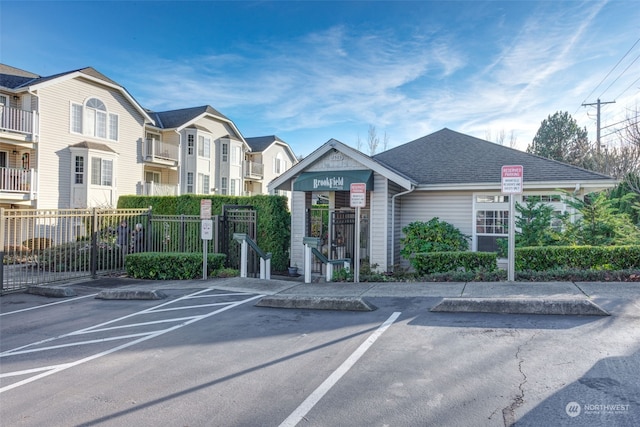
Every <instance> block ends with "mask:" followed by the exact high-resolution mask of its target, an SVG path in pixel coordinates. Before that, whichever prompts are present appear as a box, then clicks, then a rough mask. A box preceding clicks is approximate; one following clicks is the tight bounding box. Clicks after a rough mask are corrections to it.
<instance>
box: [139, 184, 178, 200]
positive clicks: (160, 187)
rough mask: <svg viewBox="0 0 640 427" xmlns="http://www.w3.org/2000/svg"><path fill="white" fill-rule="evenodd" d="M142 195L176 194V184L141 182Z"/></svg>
mask: <svg viewBox="0 0 640 427" xmlns="http://www.w3.org/2000/svg"><path fill="white" fill-rule="evenodd" d="M142 195H143V196H178V195H179V191H178V186H177V185H171V184H158V183H155V182H153V181H152V182H143V183H142Z"/></svg>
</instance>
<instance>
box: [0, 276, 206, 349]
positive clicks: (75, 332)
mask: <svg viewBox="0 0 640 427" xmlns="http://www.w3.org/2000/svg"><path fill="white" fill-rule="evenodd" d="M211 290H213V288H207V289H201V290H199V291H197V292H194V293H192V294H189V295H185V296H182V297H180V298H176V299H174V300H171V301H167V302H164V303H162V304H159V305H156V306H153V307H150V308H147V309H144V310H141V311H136V312H135V313H131V314H127V315H126V316H122V317H118V318H117V319H113V320H109V321H107V322H103V323H99V324H97V325H93V326H89V327H87V328H83V329H78V330H77V331H73V332H69V333H66V334H62V335H58V336H55V337H51V338H47V339H44V340H41V341H36V342H33V343H31V344H26V345H23V346H22V347H17V348H14V349H12V350H7V351H4V352H2V353H0V356H1V355H3V354H5V353H11V352H14V351H16V350H22V349H23V348H27V347H32V346H36V345H40V344H45V343H48V342H51V341H55V340H58V339H60V338H65V337H68V336H71V335H77V334H80V333H83V332H86V331H89V332H90V331H91V330H94V329H96V328H99V327H101V326H106V325H110V324H112V323H116V322H121V321H123V320H125V319H129V318H131V317H134V316H138V315H140V314H144V313H149V312H152V311H153V310H154V309H157V308H160V307H164V306H167V305H169V304H175V303H176V302H178V301H182V300H185V299H188V298H189V297H191V296H193V295H199V294H202V293H204V292H208V291H211Z"/></svg>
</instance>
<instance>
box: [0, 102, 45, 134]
mask: <svg viewBox="0 0 640 427" xmlns="http://www.w3.org/2000/svg"><path fill="white" fill-rule="evenodd" d="M37 120H38V114H37V113H36V112H35V111H26V110H21V109H19V108H14V107H9V106H7V105H0V130H3V131H5V132H13V133H16V134H18V135H16V136H17V137H18V138H19V139H21V140H23V141H35V135H36V134H37V128H38V121H37Z"/></svg>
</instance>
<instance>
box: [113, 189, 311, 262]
mask: <svg viewBox="0 0 640 427" xmlns="http://www.w3.org/2000/svg"><path fill="white" fill-rule="evenodd" d="M202 199H208V200H211V214H212V215H221V214H222V207H223V205H241V206H253V207H254V208H255V210H256V213H257V233H258V234H257V236H256V243H257V244H258V246H259V247H260V249H262V250H263V251H265V252H271V266H272V268H273V269H274V270H276V271H284V270H286V269H287V267H288V265H289V255H288V252H289V246H290V243H291V241H290V239H291V213H290V212H289V208H288V205H287V198H286V197H284V196H267V195H257V196H246V197H245V196H222V195H215V196H213V195H208V196H205V195H195V194H184V195H181V196H120V197H119V198H118V209H122V208H148V207H149V206H151V207H152V210H153V213H154V214H157V215H181V214H184V215H200V201H201V200H202ZM300 243H301V244H302V242H300Z"/></svg>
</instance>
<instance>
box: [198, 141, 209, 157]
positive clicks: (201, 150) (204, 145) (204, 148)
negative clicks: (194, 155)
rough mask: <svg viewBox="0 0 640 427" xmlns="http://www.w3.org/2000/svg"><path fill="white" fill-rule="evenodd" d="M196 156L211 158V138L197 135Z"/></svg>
mask: <svg viewBox="0 0 640 427" xmlns="http://www.w3.org/2000/svg"><path fill="white" fill-rule="evenodd" d="M198 156H200V157H204V158H206V159H210V158H211V138H209V137H206V136H203V135H199V136H198Z"/></svg>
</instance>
